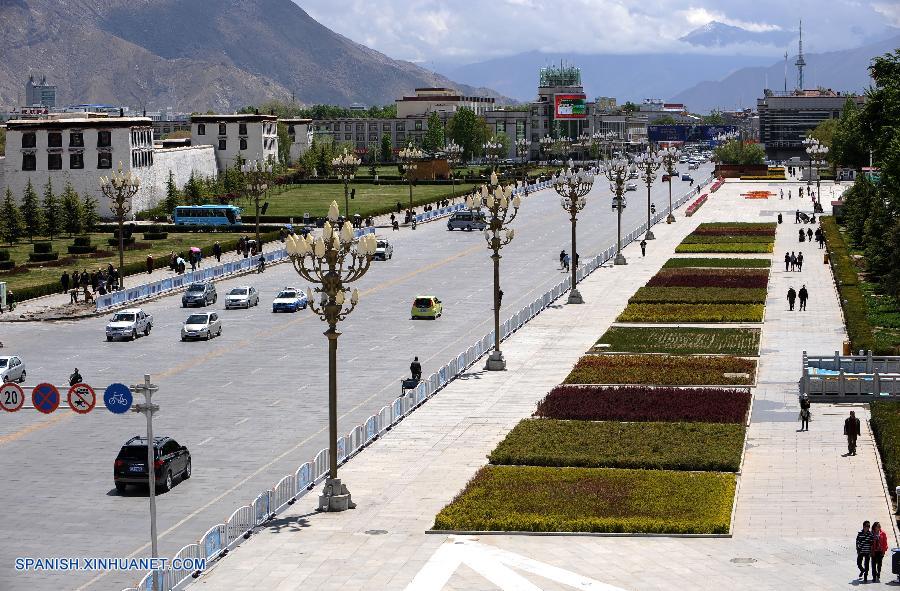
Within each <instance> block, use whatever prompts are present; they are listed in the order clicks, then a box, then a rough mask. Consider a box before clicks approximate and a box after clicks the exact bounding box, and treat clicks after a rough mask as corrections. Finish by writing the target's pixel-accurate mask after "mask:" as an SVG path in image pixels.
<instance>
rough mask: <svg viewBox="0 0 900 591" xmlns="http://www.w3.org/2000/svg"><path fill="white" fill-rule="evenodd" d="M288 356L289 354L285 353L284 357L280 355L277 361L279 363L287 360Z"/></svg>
mask: <svg viewBox="0 0 900 591" xmlns="http://www.w3.org/2000/svg"><path fill="white" fill-rule="evenodd" d="M289 355H290V353H285V354H284V355H282V356H281V357H279V358H278V361H281V360H282V359H287V358H288V356H289Z"/></svg>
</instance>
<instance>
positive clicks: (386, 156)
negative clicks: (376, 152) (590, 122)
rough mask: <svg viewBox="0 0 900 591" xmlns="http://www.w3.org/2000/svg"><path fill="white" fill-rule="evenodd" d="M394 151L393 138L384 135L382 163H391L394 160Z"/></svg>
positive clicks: (382, 137) (382, 139)
mask: <svg viewBox="0 0 900 591" xmlns="http://www.w3.org/2000/svg"><path fill="white" fill-rule="evenodd" d="M393 155H394V150H393V146H392V145H391V136H390V135H388V134H384V135H383V136H381V161H382V162H390V161H391V160H392V159H393Z"/></svg>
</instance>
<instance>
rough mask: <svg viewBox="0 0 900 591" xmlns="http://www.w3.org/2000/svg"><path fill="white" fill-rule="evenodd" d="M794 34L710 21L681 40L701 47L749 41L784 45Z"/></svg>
mask: <svg viewBox="0 0 900 591" xmlns="http://www.w3.org/2000/svg"><path fill="white" fill-rule="evenodd" d="M793 36H794V33H793V32H791V31H785V30H783V29H773V30H768V31H749V30H747V29H745V28H743V27H736V26H734V25H727V24H725V23H720V22H719V21H710V22H708V23H706V24H705V25H703V26H702V27H699V28H697V29H694V30H693V31H691V32H690V33H688V34H687V35H684V36H683V37H680V38H679V40H680V41H684V42H685V43H690V44H691V45H696V46H700V47H725V46H728V45H743V44H747V43H754V44H758V45H773V46H775V47H784V46H785V45H786V44H787V43H788V42H789V41H790V40H791V38H792V37H793Z"/></svg>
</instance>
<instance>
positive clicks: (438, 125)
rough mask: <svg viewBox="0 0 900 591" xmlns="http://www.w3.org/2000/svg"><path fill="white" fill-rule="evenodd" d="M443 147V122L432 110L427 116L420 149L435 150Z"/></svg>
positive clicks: (432, 151)
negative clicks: (426, 125) (426, 126)
mask: <svg viewBox="0 0 900 591" xmlns="http://www.w3.org/2000/svg"><path fill="white" fill-rule="evenodd" d="M443 147H444V124H443V123H442V122H441V117H440V115H438V114H437V113H436V112H434V111H432V112H431V115H429V116H428V130H427V131H426V132H425V137H423V138H422V149H423V150H425V151H426V152H431V153H434V152H437V151H438V150H440V149H442V148H443Z"/></svg>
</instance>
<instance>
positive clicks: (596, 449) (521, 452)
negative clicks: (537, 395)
mask: <svg viewBox="0 0 900 591" xmlns="http://www.w3.org/2000/svg"><path fill="white" fill-rule="evenodd" d="M743 447H744V426H743V425H738V424H728V423H671V422H669V423H619V422H614V421H613V422H610V421H559V420H555V419H525V420H523V421H520V422H519V424H518V425H516V427H515V428H514V429H513V430H512V431H510V432H509V434H507V436H506V437H505V438H504V439H503V441H501V442H500V443H499V444H498V445H497V447H495V448H494V451H492V452H491V453H490V455H489V456H488V460H489V461H490V462H491V463H492V464H501V465H510V466H558V467H566V466H574V467H578V468H636V469H641V470H695V471H705V472H737V471H738V468H739V467H740V463H741V450H742V449H743Z"/></svg>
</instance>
